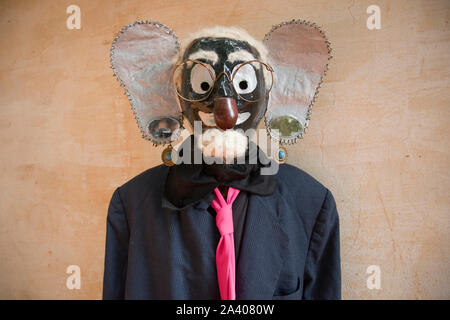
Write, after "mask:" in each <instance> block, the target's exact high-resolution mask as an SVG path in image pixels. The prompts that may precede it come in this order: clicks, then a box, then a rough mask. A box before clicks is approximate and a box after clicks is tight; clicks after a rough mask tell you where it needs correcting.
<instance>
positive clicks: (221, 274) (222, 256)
mask: <svg viewBox="0 0 450 320" xmlns="http://www.w3.org/2000/svg"><path fill="white" fill-rule="evenodd" d="M214 192H215V194H216V198H215V199H214V200H213V201H212V203H211V206H212V207H213V208H214V210H216V212H217V215H216V225H217V228H218V229H219V231H220V234H221V238H220V241H219V244H218V245H217V250H216V265H217V279H218V281H219V290H220V298H221V299H222V300H236V272H235V269H236V266H235V258H234V236H233V211H232V208H231V205H232V204H233V201H234V200H235V199H236V197H237V195H238V194H239V190H238V189H234V188H232V187H229V188H228V196H227V201H225V199H224V198H223V196H222V194H221V193H220V191H219V189H218V188H215V189H214Z"/></svg>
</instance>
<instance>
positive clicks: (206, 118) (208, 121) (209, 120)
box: [198, 111, 250, 127]
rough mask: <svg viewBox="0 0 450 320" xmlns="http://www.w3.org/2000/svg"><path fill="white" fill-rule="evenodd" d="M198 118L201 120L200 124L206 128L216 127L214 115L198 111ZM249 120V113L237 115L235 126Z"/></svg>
mask: <svg viewBox="0 0 450 320" xmlns="http://www.w3.org/2000/svg"><path fill="white" fill-rule="evenodd" d="M198 116H199V117H200V119H201V120H202V122H203V123H204V124H205V125H207V126H208V127H216V121H215V120H214V113H206V112H202V111H199V112H198ZM248 118H250V112H242V113H238V119H237V121H236V126H237V125H239V124H241V123H244V122H245V121H247V119H248Z"/></svg>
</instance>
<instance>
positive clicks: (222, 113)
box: [213, 97, 238, 130]
mask: <svg viewBox="0 0 450 320" xmlns="http://www.w3.org/2000/svg"><path fill="white" fill-rule="evenodd" d="M213 106H214V109H213V112H214V120H215V122H216V125H217V126H218V127H219V128H220V129H222V130H227V129H231V128H233V127H234V125H235V124H236V121H237V118H238V110H237V106H236V100H234V99H233V98H230V97H217V98H215V99H214V104H213Z"/></svg>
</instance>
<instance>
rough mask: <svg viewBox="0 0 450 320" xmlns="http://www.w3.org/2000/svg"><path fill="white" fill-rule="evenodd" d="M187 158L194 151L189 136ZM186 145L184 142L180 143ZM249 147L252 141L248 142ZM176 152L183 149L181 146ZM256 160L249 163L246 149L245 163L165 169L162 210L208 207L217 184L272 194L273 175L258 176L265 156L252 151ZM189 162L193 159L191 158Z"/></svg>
mask: <svg viewBox="0 0 450 320" xmlns="http://www.w3.org/2000/svg"><path fill="white" fill-rule="evenodd" d="M189 139H190V143H191V155H192V156H193V152H194V148H196V146H195V144H194V143H193V136H190V137H189V138H188V139H187V140H189ZM185 143H189V142H187V141H185V142H183V144H185ZM250 143H252V144H253V142H250ZM180 150H186V148H185V146H183V145H182V147H181V148H180ZM249 150H257V152H258V155H259V157H258V161H257V163H256V164H249V163H248V162H249V161H248V159H249V151H248V150H247V153H246V157H245V160H246V161H245V164H206V163H204V162H202V163H201V164H184V163H182V164H179V165H175V166H172V167H170V168H169V171H168V174H167V177H166V181H165V187H164V193H163V201H162V205H163V207H166V208H169V209H174V210H182V209H186V208H188V207H190V206H191V205H193V204H195V203H197V202H199V201H201V200H205V201H206V202H207V203H208V204H209V203H210V202H211V201H212V200H213V199H214V193H213V190H214V188H216V187H217V186H219V185H223V186H228V187H233V188H236V189H239V190H244V191H247V192H249V193H253V194H256V195H260V196H268V195H271V194H273V193H274V191H275V190H276V188H277V182H276V179H275V176H274V175H261V174H260V169H261V167H265V166H267V165H264V164H263V163H268V159H267V156H266V155H265V153H264V152H263V151H262V150H261V149H259V147H258V146H256V148H249ZM191 159H193V157H192V158H191Z"/></svg>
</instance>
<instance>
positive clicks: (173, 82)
mask: <svg viewBox="0 0 450 320" xmlns="http://www.w3.org/2000/svg"><path fill="white" fill-rule="evenodd" d="M188 62H193V63H198V64H201V65H202V66H203V67H205V68H206V69H207V70H208V72H209V75H210V76H211V80H213V83H212V85H211V87H210V88H209V89H208V92H207V94H206V95H205V96H204V97H203V98H201V99H187V98H185V97H183V96H182V95H181V94H180V93H179V92H178V88H177V84H176V80H175V71H177V69H178V68H179V67H180V66H181V65H183V64H186V63H188ZM253 62H259V63H261V64H262V65H263V66H264V67H265V68H266V69H267V70H268V71H269V72H270V76H271V78H272V82H271V84H270V88H269V89H268V90H267V91H266V94H265V95H264V96H263V97H262V98H259V99H257V100H248V99H245V98H244V97H243V96H241V95H240V94H239V92H237V90H236V88H235V87H234V83H233V80H234V76H235V75H236V73H237V72H238V71H239V69H240V68H242V67H243V66H245V65H247V64H249V63H253ZM208 66H210V65H209V64H208V63H205V62H202V61H199V60H196V59H189V58H188V59H185V60H183V61H182V62H180V63H177V64H176V66H175V68H174V69H173V72H172V85H173V89H174V90H175V92H176V94H177V96H178V97H180V98H181V99H183V100H184V101H187V102H201V101H204V100H206V99H208V97H209V96H210V95H211V92H212V91H213V89H214V85H215V83H216V81H217V79H220V77H221V76H222V74H224V75H225V77H226V78H227V79H228V81H229V82H231V85H232V86H233V89H234V91H235V92H236V93H237V95H238V96H239V98H241V99H242V100H244V101H246V102H250V103H255V102H260V101H262V100H265V99H266V98H267V96H268V95H269V93H270V91H271V90H272V87H273V73H274V72H275V71H274V70H273V68H272V67H271V66H270V65H269V64H267V63H265V62H263V61H261V60H258V59H253V60H249V61H245V62H243V63H241V64H239V65H238V68H236V69H235V70H234V71H233V73H232V74H231V79H230V76H229V75H228V74H227V73H226V72H225V71H222V72H221V73H219V74H218V75H217V76H215V75H214V74H213V73H212V71H211V70H210V68H209V67H208Z"/></svg>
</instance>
